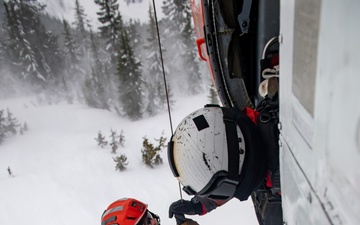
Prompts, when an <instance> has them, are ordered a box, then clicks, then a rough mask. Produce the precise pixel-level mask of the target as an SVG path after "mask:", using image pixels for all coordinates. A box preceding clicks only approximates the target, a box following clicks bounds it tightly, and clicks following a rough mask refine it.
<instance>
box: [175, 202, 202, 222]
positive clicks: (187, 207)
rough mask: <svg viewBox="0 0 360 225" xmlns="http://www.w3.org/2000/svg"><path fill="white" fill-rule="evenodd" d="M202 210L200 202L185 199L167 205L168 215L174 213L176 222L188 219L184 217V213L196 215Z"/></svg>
mask: <svg viewBox="0 0 360 225" xmlns="http://www.w3.org/2000/svg"><path fill="white" fill-rule="evenodd" d="M201 211H202V206H201V203H200V202H194V201H187V200H183V199H180V200H178V201H176V202H173V203H172V204H171V205H170V207H169V217H170V218H172V217H173V216H174V215H175V219H176V223H177V224H179V225H180V224H182V223H184V222H186V220H189V219H187V218H185V216H184V214H186V215H196V214H200V213H201Z"/></svg>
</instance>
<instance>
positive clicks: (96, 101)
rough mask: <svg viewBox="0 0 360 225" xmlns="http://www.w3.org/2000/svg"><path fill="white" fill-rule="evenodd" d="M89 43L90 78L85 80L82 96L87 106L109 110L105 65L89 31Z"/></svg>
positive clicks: (108, 91)
mask: <svg viewBox="0 0 360 225" xmlns="http://www.w3.org/2000/svg"><path fill="white" fill-rule="evenodd" d="M90 41H91V42H90V43H91V49H90V52H91V56H92V57H91V58H92V60H91V71H92V72H91V76H90V77H87V78H86V80H85V87H84V96H85V100H86V102H87V103H88V105H89V106H92V107H95V108H101V109H109V105H108V101H109V99H111V82H110V76H109V74H108V73H106V72H105V65H104V63H103V62H102V61H101V59H100V52H99V47H98V42H97V40H96V38H95V35H94V33H93V32H92V31H91V30H90Z"/></svg>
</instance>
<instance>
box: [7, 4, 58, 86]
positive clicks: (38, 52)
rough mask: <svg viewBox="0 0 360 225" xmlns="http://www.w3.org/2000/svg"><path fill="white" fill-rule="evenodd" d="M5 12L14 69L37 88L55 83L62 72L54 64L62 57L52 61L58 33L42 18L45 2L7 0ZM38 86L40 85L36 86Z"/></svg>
mask: <svg viewBox="0 0 360 225" xmlns="http://www.w3.org/2000/svg"><path fill="white" fill-rule="evenodd" d="M4 6H5V14H6V21H7V23H6V33H7V36H8V37H7V39H6V40H5V44H6V49H7V53H6V55H7V56H8V57H9V61H10V64H9V65H11V67H10V68H9V69H10V70H11V72H12V73H13V74H14V75H15V76H18V77H19V78H20V79H21V80H24V81H26V82H27V83H29V84H31V85H32V86H33V87H35V88H39V87H41V88H43V89H44V88H47V87H48V85H49V84H54V82H53V80H54V79H55V78H57V77H58V76H61V74H57V73H56V74H55V73H54V71H56V72H58V70H56V69H55V68H54V67H56V66H58V67H59V64H60V67H61V60H58V59H55V60H56V61H57V63H56V64H52V63H50V62H51V61H55V60H52V59H53V58H54V57H58V55H57V54H54V53H56V52H58V51H59V48H58V46H57V43H56V37H55V36H54V35H52V34H51V33H50V32H48V31H46V29H45V26H44V24H43V23H42V22H41V20H40V15H41V13H42V12H43V9H44V7H45V6H44V5H42V4H40V3H38V2H37V1H36V0H31V1H30V0H27V1H25V0H22V1H19V0H13V1H9V2H5V3H4ZM37 90H39V89H37Z"/></svg>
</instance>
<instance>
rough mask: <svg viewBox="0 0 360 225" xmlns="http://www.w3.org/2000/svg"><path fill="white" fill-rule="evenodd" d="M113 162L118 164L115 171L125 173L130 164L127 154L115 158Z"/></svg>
mask: <svg viewBox="0 0 360 225" xmlns="http://www.w3.org/2000/svg"><path fill="white" fill-rule="evenodd" d="M113 160H114V162H116V166H115V170H119V171H123V170H125V169H126V166H127V165H128V164H129V162H127V157H126V155H125V154H122V155H120V156H116V157H113Z"/></svg>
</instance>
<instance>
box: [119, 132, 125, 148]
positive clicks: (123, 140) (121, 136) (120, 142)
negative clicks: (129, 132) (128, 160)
mask: <svg viewBox="0 0 360 225" xmlns="http://www.w3.org/2000/svg"><path fill="white" fill-rule="evenodd" d="M124 142H125V136H124V131H123V130H121V132H120V136H119V144H120V145H121V147H124Z"/></svg>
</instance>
